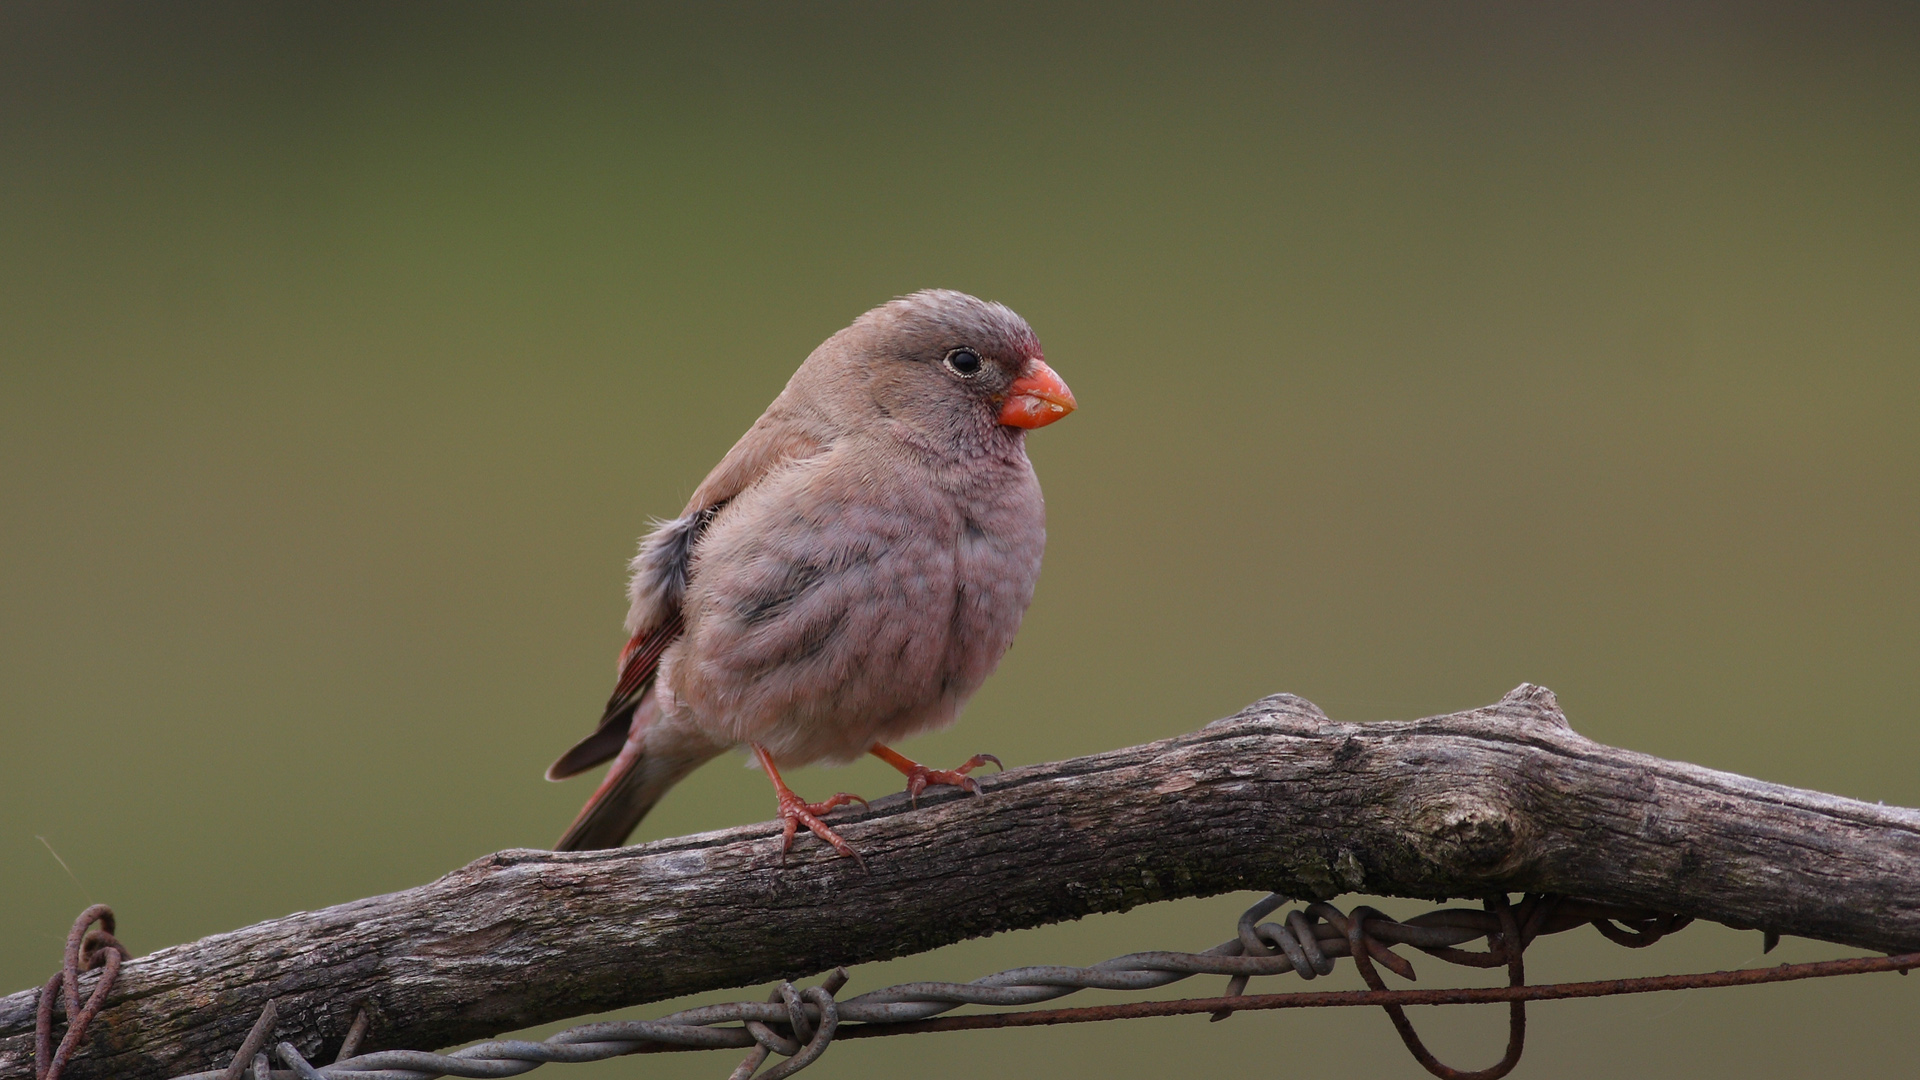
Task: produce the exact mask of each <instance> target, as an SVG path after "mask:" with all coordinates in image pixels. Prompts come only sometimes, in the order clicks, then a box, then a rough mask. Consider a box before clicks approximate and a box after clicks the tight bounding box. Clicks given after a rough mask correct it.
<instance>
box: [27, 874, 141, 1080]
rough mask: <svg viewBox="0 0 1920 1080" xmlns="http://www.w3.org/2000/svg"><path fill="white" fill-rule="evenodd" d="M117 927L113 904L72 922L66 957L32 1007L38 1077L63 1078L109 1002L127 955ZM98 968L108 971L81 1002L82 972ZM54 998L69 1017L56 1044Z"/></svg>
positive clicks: (93, 908)
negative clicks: (118, 936) (64, 1030)
mask: <svg viewBox="0 0 1920 1080" xmlns="http://www.w3.org/2000/svg"><path fill="white" fill-rule="evenodd" d="M94 923H99V924H100V929H98V930H95V929H93V924H94ZM113 926H114V923H113V909H112V908H110V907H108V906H107V905H105V904H94V905H93V906H91V907H89V908H87V910H85V911H83V912H81V913H80V917H79V918H77V919H75V920H74V921H73V929H72V930H70V931H68V932H67V951H66V959H65V962H64V963H62V964H61V967H60V973H59V974H57V975H55V976H54V977H53V978H51V979H48V980H47V985H46V986H45V987H44V988H42V989H41V991H40V1001H39V1004H38V1007H37V1008H36V1009H35V1010H34V1017H33V1076H34V1080H60V1074H61V1073H63V1072H65V1071H66V1069H67V1063H68V1062H69V1061H72V1060H73V1055H74V1054H75V1053H76V1052H77V1051H78V1050H79V1049H80V1041H81V1040H82V1039H84V1038H86V1036H87V1025H89V1024H91V1023H93V1018H94V1017H96V1016H98V1015H100V1010H101V1009H102V1008H103V1007H105V1005H106V1003H107V994H109V993H111V992H112V990H113V982H114V980H115V979H116V978H118V977H119V975H120V963H121V961H123V960H126V959H127V958H128V956H127V950H126V947H125V946H123V945H121V944H120V942H119V940H118V939H116V938H115V937H114V936H113ZM95 968H101V969H104V970H102V971H101V972H100V980H99V981H98V982H96V983H95V984H94V986H93V992H92V993H91V994H88V995H87V1000H86V1003H85V1004H84V1005H83V1004H81V1002H80V976H81V975H82V974H84V973H86V972H89V971H92V970H94V969H95ZM56 999H57V1000H59V1001H60V1003H61V1004H62V1005H63V1006H64V1007H65V1009H66V1016H67V1032H66V1034H65V1035H62V1036H61V1037H60V1042H59V1044H58V1045H55V1044H54V1041H53V1005H54V1002H55V1000H56Z"/></svg>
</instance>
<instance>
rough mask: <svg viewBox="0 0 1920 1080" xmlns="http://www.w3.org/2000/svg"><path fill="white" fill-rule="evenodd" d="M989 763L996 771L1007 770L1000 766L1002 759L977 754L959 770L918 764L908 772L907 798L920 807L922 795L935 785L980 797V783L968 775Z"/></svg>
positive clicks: (990, 755)
mask: <svg viewBox="0 0 1920 1080" xmlns="http://www.w3.org/2000/svg"><path fill="white" fill-rule="evenodd" d="M988 762H992V763H993V767H994V768H996V769H1004V768H1006V766H1004V765H1002V764H1000V759H999V758H997V757H994V756H993V755H992V754H975V755H973V756H972V757H970V758H968V759H967V760H966V763H965V764H963V765H961V766H960V767H959V768H957V769H929V768H927V767H926V766H925V765H921V764H919V763H917V762H916V763H915V764H914V766H913V768H912V769H909V770H908V771H907V798H908V799H909V800H910V801H911V802H912V803H913V805H914V806H915V807H918V806H919V805H920V793H921V792H922V791H925V790H927V788H929V787H932V786H933V785H935V784H940V785H945V786H947V787H957V788H959V789H960V790H962V791H967V792H971V793H973V794H975V795H978V794H980V781H978V780H975V779H974V778H973V777H971V776H968V775H967V774H968V773H970V772H972V771H973V770H975V769H977V768H979V767H980V766H982V765H985V764H987V763H988Z"/></svg>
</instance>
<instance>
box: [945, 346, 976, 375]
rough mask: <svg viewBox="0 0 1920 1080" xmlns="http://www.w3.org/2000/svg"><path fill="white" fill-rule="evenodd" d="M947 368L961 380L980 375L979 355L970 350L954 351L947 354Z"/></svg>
mask: <svg viewBox="0 0 1920 1080" xmlns="http://www.w3.org/2000/svg"><path fill="white" fill-rule="evenodd" d="M947 368H948V370H950V371H952V372H953V373H954V374H955V375H958V376H960V377H961V378H963V379H971V378H972V377H974V376H975V375H978V374H980V354H979V353H977V352H974V351H973V350H972V349H955V350H953V351H952V352H950V353H948V354H947Z"/></svg>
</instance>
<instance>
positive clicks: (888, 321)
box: [823, 289, 1076, 438]
mask: <svg viewBox="0 0 1920 1080" xmlns="http://www.w3.org/2000/svg"><path fill="white" fill-rule="evenodd" d="M836 344H837V345H838V348H834V349H831V350H829V349H828V348H827V346H823V352H824V353H825V354H826V356H823V358H828V357H830V358H831V359H832V360H834V361H835V366H836V367H839V368H841V369H842V372H843V373H844V377H847V378H851V379H854V380H857V381H858V382H860V383H861V384H863V387H864V389H865V391H866V393H865V395H863V396H864V397H865V399H866V402H867V403H868V404H870V406H871V407H872V408H873V409H874V410H876V411H877V412H879V413H880V414H881V416H883V417H885V418H889V419H893V420H898V421H900V422H902V423H905V424H907V425H909V426H911V427H913V428H915V429H918V430H920V431H924V432H928V433H932V432H939V431H945V432H951V433H952V434H954V435H955V436H956V437H960V438H966V437H967V436H968V435H969V434H973V435H981V434H986V433H989V432H991V431H994V430H1002V431H1005V432H1007V433H1008V434H1013V433H1015V432H1017V431H1020V430H1027V429H1032V428H1038V427H1045V426H1046V425H1048V424H1051V423H1053V422H1054V421H1055V420H1058V419H1060V418H1061V417H1063V416H1065V415H1067V414H1068V413H1070V412H1072V411H1073V410H1074V408H1075V407H1076V406H1075V402H1074V400H1073V391H1071V390H1069V389H1067V384H1066V382H1065V381H1064V380H1062V379H1061V378H1060V376H1059V375H1057V374H1055V373H1054V370H1053V369H1052V368H1051V367H1048V366H1047V362H1046V360H1045V359H1044V358H1043V356H1042V354H1041V351H1040V339H1039V338H1037V337H1035V336H1034V333H1033V328H1032V327H1030V326H1028V325H1027V322H1026V320H1025V319H1022V318H1021V317H1020V316H1018V315H1016V314H1014V313H1013V311H1012V309H1010V308H1008V307H1006V306H1005V305H1004V304H996V303H992V302H990V301H986V300H980V299H977V298H975V297H972V296H968V295H967V294H966V293H962V292H954V291H952V290H950V289H927V290H924V291H922V292H917V293H913V294H911V295H908V296H903V297H900V298H899V299H897V300H894V301H892V302H890V303H887V304H883V305H881V306H880V307H877V308H875V309H873V310H872V311H869V312H867V313H866V314H865V315H862V316H861V317H860V318H859V319H857V320H855V321H854V323H853V325H852V326H849V327H848V328H847V329H846V330H844V331H842V332H841V333H840V334H837V335H835V339H834V340H831V341H829V342H828V346H834V345H836Z"/></svg>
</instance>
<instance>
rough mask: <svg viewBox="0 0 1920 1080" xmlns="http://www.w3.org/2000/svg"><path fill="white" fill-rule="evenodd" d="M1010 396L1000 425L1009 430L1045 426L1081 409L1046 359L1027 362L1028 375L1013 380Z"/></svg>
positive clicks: (1008, 390) (1002, 411)
mask: <svg viewBox="0 0 1920 1080" xmlns="http://www.w3.org/2000/svg"><path fill="white" fill-rule="evenodd" d="M1007 393H1008V397H1007V403H1006V404H1005V405H1003V406H1001V408H1000V422H1001V423H1003V424H1005V425H1007V426H1008V427H1017V428H1037V427H1046V426H1047V425H1048V424H1051V423H1053V422H1054V421H1055V420H1058V419H1060V418H1061V417H1063V416H1065V415H1067V414H1068V413H1070V412H1072V411H1073V410H1074V409H1076V408H1078V407H1079V406H1078V405H1076V404H1075V403H1074V400H1073V391H1071V390H1069V389H1067V384H1066V381H1065V380H1063V379H1061V378H1060V376H1058V375H1056V374H1054V373H1053V369H1052V368H1050V367H1048V366H1047V362H1046V361H1044V360H1031V361H1028V363H1027V373H1026V374H1025V375H1022V376H1020V377H1019V378H1017V379H1015V380H1013V385H1011V386H1009V387H1007Z"/></svg>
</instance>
